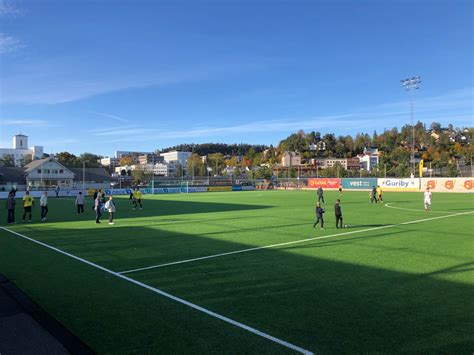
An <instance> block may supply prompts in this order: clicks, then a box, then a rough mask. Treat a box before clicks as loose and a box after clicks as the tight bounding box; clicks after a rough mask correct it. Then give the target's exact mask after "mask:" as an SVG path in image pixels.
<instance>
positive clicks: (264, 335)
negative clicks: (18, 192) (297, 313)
mask: <svg viewBox="0 0 474 355" xmlns="http://www.w3.org/2000/svg"><path fill="white" fill-rule="evenodd" d="M0 229H2V230H4V231H6V232H9V233H11V234H14V235H16V236H18V237H20V238H23V239H26V240H28V241H30V242H32V243H36V244H39V245H41V246H43V247H45V248H48V249H51V250H53V251H56V252H58V253H60V254H63V255H65V256H68V257H70V258H72V259H75V260H77V261H80V262H82V263H84V264H87V265H89V266H92V267H94V268H96V269H99V270H102V271H104V272H106V273H109V274H111V275H114V276H116V277H118V278H120V279H122V280H125V281H128V282H130V283H132V284H135V285H137V286H140V287H143V288H145V289H147V290H149V291H152V292H154V293H157V294H159V295H161V296H164V297H166V298H169V299H171V300H173V301H175V302H178V303H181V304H183V305H185V306H188V307H190V308H193V309H195V310H197V311H199V312H202V313H205V314H207V315H209V316H211V317H214V318H217V319H219V320H221V321H224V322H226V323H229V324H231V325H233V326H235V327H238V328H241V329H243V330H246V331H248V332H250V333H252V334H255V335H257V336H260V337H262V338H265V339H267V340H270V341H272V342H274V343H277V344H279V345H281V346H284V347H286V348H289V349H291V350H294V351H296V352H299V353H301V354H305V355H310V354H311V355H312V354H313V352H311V351H309V350H306V349H303V348H301V347H299V346H297V345H294V344H292V343H289V342H287V341H285V340H282V339H279V338H277V337H274V336H272V335H270V334H267V333H265V332H262V331H260V330H258V329H255V328H252V327H250V326H248V325H245V324H243V323H240V322H238V321H235V320H233V319H231V318H228V317H226V316H223V315H221V314H219V313H216V312H213V311H211V310H209V309H207V308H204V307H201V306H199V305H197V304H194V303H191V302H188V301H186V300H184V299H182V298H179V297H177V296H173V295H172V294H170V293H167V292H165V291H163V290H161V289H159V288H156V287H152V286H149V285H147V284H144V283H142V282H140V281H137V280H134V279H132V278H130V277H127V276H124V275H121V274H119V273H117V272H115V271H112V270H110V269H107V268H105V267H103V266H100V265H98V264H95V263H93V262H91V261H88V260H85V259H83V258H80V257H78V256H76V255H73V254H70V253H68V252H66V251H64V250H61V249H59V248H56V247H53V246H51V245H49V244H46V243H43V242H40V241H39V240H36V239H33V238H30V237H27V236H26V235H23V234H21V233H18V232H15V231H13V230H10V229H8V228H5V227H0Z"/></svg>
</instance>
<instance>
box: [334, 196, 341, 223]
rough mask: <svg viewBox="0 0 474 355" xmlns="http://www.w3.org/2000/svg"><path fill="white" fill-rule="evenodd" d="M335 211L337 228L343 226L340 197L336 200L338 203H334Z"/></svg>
mask: <svg viewBox="0 0 474 355" xmlns="http://www.w3.org/2000/svg"><path fill="white" fill-rule="evenodd" d="M334 213H335V214H336V228H342V226H343V224H342V210H341V200H339V199H337V200H336V204H335V205H334Z"/></svg>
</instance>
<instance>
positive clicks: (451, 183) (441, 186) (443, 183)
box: [421, 178, 474, 192]
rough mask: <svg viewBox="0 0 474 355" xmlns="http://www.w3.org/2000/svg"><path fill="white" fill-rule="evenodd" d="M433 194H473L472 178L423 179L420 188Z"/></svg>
mask: <svg viewBox="0 0 474 355" xmlns="http://www.w3.org/2000/svg"><path fill="white" fill-rule="evenodd" d="M427 187H429V188H430V190H431V191H433V192H474V179H473V178H423V179H421V188H422V189H423V190H425V189H426V188H427Z"/></svg>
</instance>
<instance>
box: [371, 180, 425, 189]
mask: <svg viewBox="0 0 474 355" xmlns="http://www.w3.org/2000/svg"><path fill="white" fill-rule="evenodd" d="M377 182H378V185H380V187H381V188H382V190H383V191H419V190H420V179H396V178H394V179H377Z"/></svg>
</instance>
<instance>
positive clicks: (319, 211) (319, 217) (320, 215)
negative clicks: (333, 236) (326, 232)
mask: <svg viewBox="0 0 474 355" xmlns="http://www.w3.org/2000/svg"><path fill="white" fill-rule="evenodd" d="M315 212H316V222H314V224H313V228H315V227H316V225H317V224H318V223H319V222H321V229H324V218H323V214H324V210H323V209H322V208H321V204H320V203H319V202H318V203H317V204H316V210H315Z"/></svg>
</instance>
